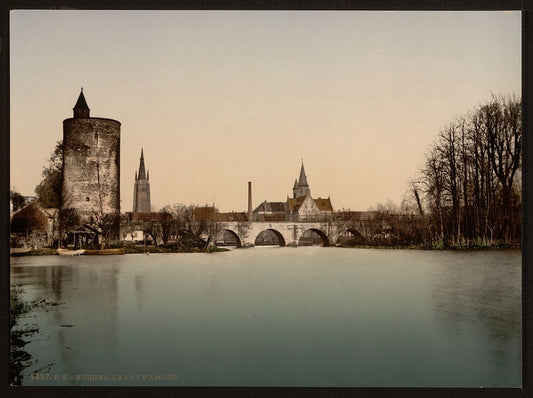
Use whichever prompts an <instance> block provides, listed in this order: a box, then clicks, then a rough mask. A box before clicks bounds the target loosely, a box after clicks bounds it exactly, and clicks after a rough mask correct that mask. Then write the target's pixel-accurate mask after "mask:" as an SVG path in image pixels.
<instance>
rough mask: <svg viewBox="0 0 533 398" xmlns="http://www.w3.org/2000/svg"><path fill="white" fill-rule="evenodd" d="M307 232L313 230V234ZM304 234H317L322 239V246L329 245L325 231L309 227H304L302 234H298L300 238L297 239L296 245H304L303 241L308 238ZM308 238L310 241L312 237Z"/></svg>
mask: <svg viewBox="0 0 533 398" xmlns="http://www.w3.org/2000/svg"><path fill="white" fill-rule="evenodd" d="M308 232H313V233H314V234H308ZM305 235H311V236H312V235H314V236H317V235H318V236H319V237H320V239H321V240H322V246H329V238H328V236H327V235H326V233H325V232H324V231H322V230H320V229H318V228H309V229H306V230H305V231H304V232H303V233H302V235H300V238H299V239H298V246H303V245H304V241H305V240H307V239H308V238H307V237H306V236H305ZM309 239H310V240H309V241H312V237H310V238H309Z"/></svg>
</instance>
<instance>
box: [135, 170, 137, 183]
mask: <svg viewBox="0 0 533 398" xmlns="http://www.w3.org/2000/svg"><path fill="white" fill-rule="evenodd" d="M135 181H137V171H135Z"/></svg>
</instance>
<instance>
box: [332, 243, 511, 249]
mask: <svg viewBox="0 0 533 398" xmlns="http://www.w3.org/2000/svg"><path fill="white" fill-rule="evenodd" d="M336 247H343V248H352V249H403V250H406V249H407V250H504V249H512V250H516V249H520V248H521V246H520V245H519V244H514V245H513V244H510V243H499V244H491V245H490V244H470V245H444V244H442V243H436V244H418V245H341V246H336Z"/></svg>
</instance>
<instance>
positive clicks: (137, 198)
mask: <svg viewBox="0 0 533 398" xmlns="http://www.w3.org/2000/svg"><path fill="white" fill-rule="evenodd" d="M149 178H150V175H149V174H148V172H147V171H146V169H145V167H144V151H143V149H142V148H141V161H140V162H139V172H138V173H137V172H135V184H134V186H133V212H134V213H150V211H151V206H150V181H148V179H149Z"/></svg>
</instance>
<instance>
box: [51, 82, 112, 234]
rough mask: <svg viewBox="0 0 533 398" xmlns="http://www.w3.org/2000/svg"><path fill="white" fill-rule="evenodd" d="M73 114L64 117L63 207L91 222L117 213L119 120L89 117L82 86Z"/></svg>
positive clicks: (84, 220) (86, 221)
mask: <svg viewBox="0 0 533 398" xmlns="http://www.w3.org/2000/svg"><path fill="white" fill-rule="evenodd" d="M72 110H73V111H74V115H73V117H72V118H69V119H65V120H64V121H63V176H62V198H61V207H62V208H63V209H67V208H72V209H74V210H76V211H77V212H78V214H79V215H80V217H81V219H82V222H84V223H89V224H92V223H93V221H94V219H95V218H99V217H102V216H103V215H106V214H114V215H116V214H120V122H118V121H116V120H112V119H105V118H99V117H90V115H89V112H90V109H89V106H88V105H87V101H86V100H85V96H84V95H83V88H82V89H81V92H80V95H79V97H78V101H77V102H76V105H74V108H73V109H72Z"/></svg>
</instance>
